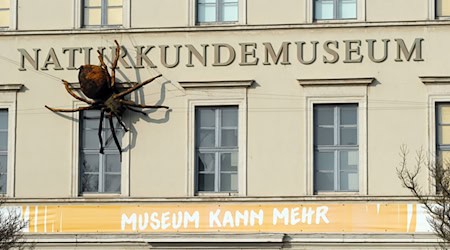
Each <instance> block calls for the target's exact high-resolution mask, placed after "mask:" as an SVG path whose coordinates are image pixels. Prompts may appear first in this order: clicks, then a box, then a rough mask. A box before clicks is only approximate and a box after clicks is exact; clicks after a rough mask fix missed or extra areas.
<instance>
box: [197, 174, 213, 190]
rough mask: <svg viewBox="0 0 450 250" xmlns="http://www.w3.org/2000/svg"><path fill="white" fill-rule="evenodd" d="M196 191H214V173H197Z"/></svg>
mask: <svg viewBox="0 0 450 250" xmlns="http://www.w3.org/2000/svg"><path fill="white" fill-rule="evenodd" d="M198 191H214V174H199V175H198Z"/></svg>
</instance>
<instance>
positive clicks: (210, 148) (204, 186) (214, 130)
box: [195, 106, 239, 192]
mask: <svg viewBox="0 0 450 250" xmlns="http://www.w3.org/2000/svg"><path fill="white" fill-rule="evenodd" d="M195 128H196V132H195V134H196V143H195V145H196V146H195V148H196V152H195V155H196V157H195V158H196V170H197V191H198V192H237V189H238V162H239V160H238V159H239V157H238V154H239V148H238V107H237V106H221V107H196V108H195Z"/></svg>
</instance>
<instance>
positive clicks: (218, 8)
mask: <svg viewBox="0 0 450 250" xmlns="http://www.w3.org/2000/svg"><path fill="white" fill-rule="evenodd" d="M238 16H239V0H198V1H197V23H217V22H221V23H223V22H237V21H238Z"/></svg>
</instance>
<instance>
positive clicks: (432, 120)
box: [427, 86, 450, 194]
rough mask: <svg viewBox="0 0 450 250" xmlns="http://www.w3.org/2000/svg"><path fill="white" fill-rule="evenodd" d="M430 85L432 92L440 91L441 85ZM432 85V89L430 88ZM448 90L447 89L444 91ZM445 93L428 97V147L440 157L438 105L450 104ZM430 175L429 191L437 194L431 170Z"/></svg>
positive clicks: (449, 97) (433, 153)
mask: <svg viewBox="0 0 450 250" xmlns="http://www.w3.org/2000/svg"><path fill="white" fill-rule="evenodd" d="M427 87H429V91H430V92H435V91H436V93H437V92H438V91H439V89H440V86H427ZM430 87H431V89H430ZM443 92H444V93H445V92H448V90H447V91H443ZM444 93H442V94H431V95H429V99H428V107H429V109H428V124H429V126H428V136H429V137H428V148H429V152H431V155H432V156H435V157H436V160H437V157H438V152H439V150H438V147H437V145H438V141H437V136H438V131H437V128H438V123H437V118H438V116H437V106H438V105H439V104H445V103H447V104H450V96H449V95H445V94H444ZM448 94H450V93H448ZM428 175H429V178H428V180H429V185H428V191H429V193H430V194H437V192H438V191H437V190H436V188H435V180H434V177H433V176H432V173H431V172H430V171H428Z"/></svg>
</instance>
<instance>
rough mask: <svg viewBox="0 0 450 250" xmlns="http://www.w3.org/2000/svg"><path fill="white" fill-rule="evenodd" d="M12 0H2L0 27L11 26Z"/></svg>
mask: <svg viewBox="0 0 450 250" xmlns="http://www.w3.org/2000/svg"><path fill="white" fill-rule="evenodd" d="M10 4H11V1H10V0H0V28H8V27H10V8H11V6H10Z"/></svg>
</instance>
